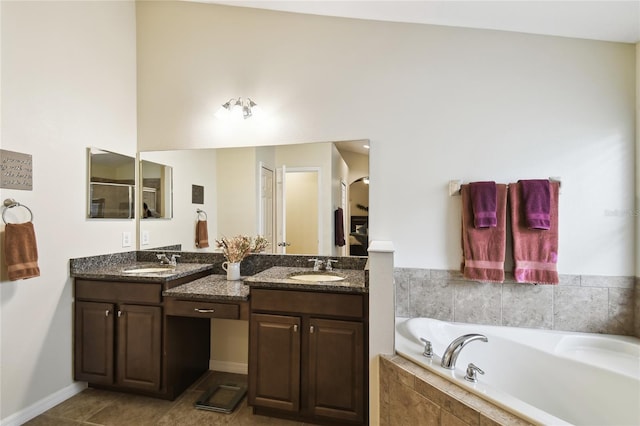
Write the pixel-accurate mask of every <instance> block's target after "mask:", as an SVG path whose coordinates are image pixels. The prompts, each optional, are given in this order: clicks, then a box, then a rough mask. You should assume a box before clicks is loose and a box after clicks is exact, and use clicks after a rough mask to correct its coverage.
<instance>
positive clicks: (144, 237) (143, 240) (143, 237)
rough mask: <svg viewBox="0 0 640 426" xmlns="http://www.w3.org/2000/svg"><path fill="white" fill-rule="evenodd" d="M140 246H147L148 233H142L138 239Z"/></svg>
mask: <svg viewBox="0 0 640 426" xmlns="http://www.w3.org/2000/svg"><path fill="white" fill-rule="evenodd" d="M140 244H142V245H143V246H148V245H149V231H142V235H141V237H140Z"/></svg>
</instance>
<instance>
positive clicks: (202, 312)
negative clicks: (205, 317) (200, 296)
mask: <svg viewBox="0 0 640 426" xmlns="http://www.w3.org/2000/svg"><path fill="white" fill-rule="evenodd" d="M194 311H196V312H200V313H201V314H212V313H214V312H215V311H216V310H215V309H200V308H195V309H194Z"/></svg>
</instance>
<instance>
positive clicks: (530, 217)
mask: <svg viewBox="0 0 640 426" xmlns="http://www.w3.org/2000/svg"><path fill="white" fill-rule="evenodd" d="M518 182H519V183H520V188H521V191H522V208H523V209H524V220H525V223H526V225H527V228H529V229H543V230H549V228H550V227H551V219H550V217H549V212H550V210H551V190H550V189H549V180H547V179H532V180H520V181H518Z"/></svg>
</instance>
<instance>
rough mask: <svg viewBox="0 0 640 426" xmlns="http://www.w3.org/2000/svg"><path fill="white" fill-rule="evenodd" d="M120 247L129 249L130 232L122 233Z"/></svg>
mask: <svg viewBox="0 0 640 426" xmlns="http://www.w3.org/2000/svg"><path fill="white" fill-rule="evenodd" d="M122 247H131V232H128V231H125V232H123V233H122Z"/></svg>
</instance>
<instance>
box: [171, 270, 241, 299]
mask: <svg viewBox="0 0 640 426" xmlns="http://www.w3.org/2000/svg"><path fill="white" fill-rule="evenodd" d="M249 290H250V289H249V286H248V285H246V284H245V283H244V282H242V281H227V276H226V275H208V276H206V277H203V278H200V279H197V280H195V281H191V282H188V283H186V284H182V285H179V286H177V287H174V288H172V289H169V290H165V291H163V292H162V295H163V296H168V297H178V298H180V299H192V300H212V301H215V300H235V301H246V300H249Z"/></svg>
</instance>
